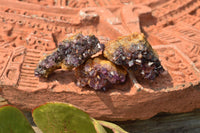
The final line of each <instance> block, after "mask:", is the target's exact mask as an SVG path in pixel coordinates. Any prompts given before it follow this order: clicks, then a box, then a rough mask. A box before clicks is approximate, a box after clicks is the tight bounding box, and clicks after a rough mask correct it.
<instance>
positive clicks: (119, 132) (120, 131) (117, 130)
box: [97, 120, 128, 133]
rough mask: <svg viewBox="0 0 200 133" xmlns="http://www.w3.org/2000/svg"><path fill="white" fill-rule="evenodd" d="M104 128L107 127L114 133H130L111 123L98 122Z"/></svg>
mask: <svg viewBox="0 0 200 133" xmlns="http://www.w3.org/2000/svg"><path fill="white" fill-rule="evenodd" d="M97 121H98V122H99V123H100V124H101V125H102V126H104V127H107V128H109V129H111V130H112V131H113V132H114V133H128V132H127V131H125V130H124V129H122V128H121V127H120V126H118V125H116V124H113V123H110V122H106V121H100V120H97Z"/></svg>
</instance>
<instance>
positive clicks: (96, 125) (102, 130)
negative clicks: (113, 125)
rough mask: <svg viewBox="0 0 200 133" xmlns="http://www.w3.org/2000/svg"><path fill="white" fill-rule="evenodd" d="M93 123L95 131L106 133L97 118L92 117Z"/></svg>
mask: <svg viewBox="0 0 200 133" xmlns="http://www.w3.org/2000/svg"><path fill="white" fill-rule="evenodd" d="M93 124H94V127H95V129H96V131H97V133H107V132H106V130H105V129H104V128H103V126H101V125H100V124H99V122H98V121H97V120H95V119H93Z"/></svg>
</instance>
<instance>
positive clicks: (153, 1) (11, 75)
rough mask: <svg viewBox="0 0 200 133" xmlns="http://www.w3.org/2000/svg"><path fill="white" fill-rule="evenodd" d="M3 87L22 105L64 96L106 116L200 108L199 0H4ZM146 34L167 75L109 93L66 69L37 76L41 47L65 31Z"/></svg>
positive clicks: (50, 46)
mask: <svg viewBox="0 0 200 133" xmlns="http://www.w3.org/2000/svg"><path fill="white" fill-rule="evenodd" d="M0 25H1V26H0V57H1V58H0V86H1V91H2V92H1V93H2V95H3V97H4V98H5V99H7V100H8V101H9V103H11V104H13V105H15V106H17V107H19V108H21V109H25V110H31V109H33V108H35V107H36V106H38V105H40V104H43V103H45V102H50V101H58V102H68V103H71V104H74V105H76V106H78V107H80V108H81V109H83V110H85V111H86V112H88V113H89V114H90V115H91V116H93V117H95V118H98V119H104V120H120V121H122V120H135V119H147V118H150V117H152V116H154V115H156V114H157V113H160V112H169V113H180V112H188V111H192V110H194V109H196V108H200V0H185V1H182V0H169V1H165V0H150V1H149V0H116V1H115V0H79V1H75V0H67V1H66V0H57V1H54V0H1V1H0ZM135 31H137V32H140V31H141V32H143V33H145V34H146V36H147V38H148V40H149V42H150V44H151V45H152V46H153V48H154V49H155V51H156V52H157V53H158V55H159V57H160V60H161V63H162V65H163V67H164V68H165V69H166V70H167V71H168V73H167V74H165V75H161V76H159V77H158V78H157V79H156V80H154V81H153V82H151V81H146V80H143V79H140V77H137V79H138V81H139V83H140V84H141V85H142V86H143V87H144V89H143V90H141V91H139V92H137V91H136V88H134V87H133V86H132V84H131V83H130V80H129V79H128V81H127V82H126V83H125V84H122V85H114V86H113V87H112V88H110V89H109V90H108V91H107V92H101V91H94V90H92V89H89V88H84V89H83V88H79V87H77V86H76V85H75V83H74V81H76V79H75V77H74V76H73V74H72V73H71V72H67V71H62V70H59V71H56V72H55V73H54V74H53V75H52V76H50V77H49V79H48V80H41V79H38V78H37V77H35V76H34V69H35V68H36V65H37V63H38V61H39V60H40V58H42V56H43V55H44V53H50V52H51V51H52V50H54V49H55V48H56V47H57V44H58V42H60V41H62V40H63V39H64V38H66V37H67V36H69V35H71V34H74V33H77V32H82V33H83V34H90V33H92V34H95V35H96V36H98V38H99V39H100V40H101V42H107V41H108V40H112V39H116V38H117V37H119V36H122V35H128V34H130V33H132V32H135Z"/></svg>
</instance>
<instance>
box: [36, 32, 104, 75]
mask: <svg viewBox="0 0 200 133" xmlns="http://www.w3.org/2000/svg"><path fill="white" fill-rule="evenodd" d="M103 48H104V45H103V44H100V42H99V40H98V39H97V38H96V37H95V36H94V35H88V36H83V35H82V34H81V33H78V34H76V35H74V36H72V37H70V38H68V39H66V40H64V41H62V42H61V43H59V46H58V48H57V50H56V51H54V52H53V53H52V54H50V55H48V56H46V57H45V58H44V59H43V60H41V61H40V62H39V64H38V66H37V68H36V69H35V76H38V77H48V75H49V74H51V73H52V72H53V71H54V70H55V69H58V68H61V67H62V68H64V69H67V70H71V69H73V68H74V67H78V66H79V65H81V64H83V63H84V62H85V61H86V60H87V59H89V58H90V57H91V56H92V55H94V54H95V53H97V52H99V51H100V50H103Z"/></svg>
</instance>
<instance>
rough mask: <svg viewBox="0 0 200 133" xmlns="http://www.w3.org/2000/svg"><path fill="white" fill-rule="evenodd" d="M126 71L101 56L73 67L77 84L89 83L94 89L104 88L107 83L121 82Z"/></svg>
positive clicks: (124, 78)
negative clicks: (75, 67)
mask: <svg viewBox="0 0 200 133" xmlns="http://www.w3.org/2000/svg"><path fill="white" fill-rule="evenodd" d="M126 74H127V72H126V71H125V70H124V69H123V68H121V67H120V66H116V65H115V64H114V63H112V62H111V61H108V60H106V59H103V58H98V57H96V58H94V59H89V60H88V61H87V62H86V63H85V64H84V65H81V66H80V67H78V68H77V69H75V75H76V77H77V85H78V86H81V87H84V86H86V85H89V86H90V87H91V88H94V89H95V90H100V89H103V90H105V89H106V86H108V85H109V84H117V83H123V82H125V80H126Z"/></svg>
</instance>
